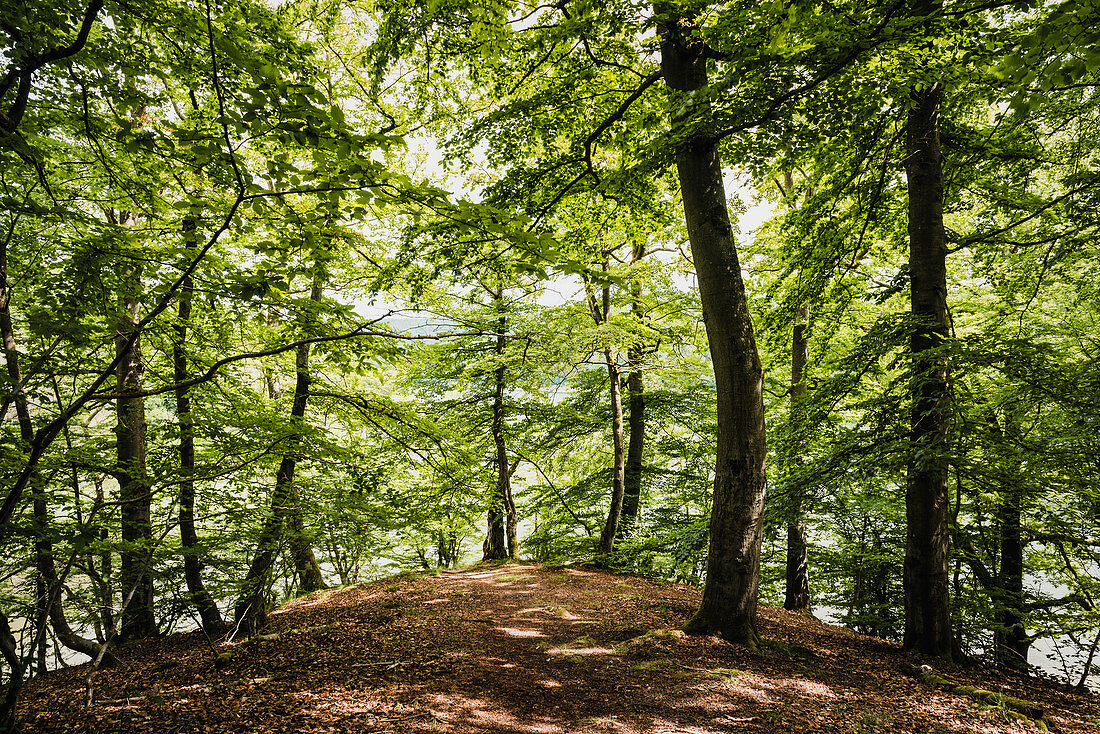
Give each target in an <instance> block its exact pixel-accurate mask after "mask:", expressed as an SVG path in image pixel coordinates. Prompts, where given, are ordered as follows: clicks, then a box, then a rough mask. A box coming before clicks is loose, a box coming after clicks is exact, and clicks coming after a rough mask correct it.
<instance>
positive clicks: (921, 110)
mask: <svg viewBox="0 0 1100 734" xmlns="http://www.w3.org/2000/svg"><path fill="white" fill-rule="evenodd" d="M941 101H942V90H941V88H940V87H939V85H934V86H932V87H930V88H927V89H925V90H923V91H921V92H918V93H916V94H915V95H914V105H913V107H912V109H910V110H909V113H908V119H907V122H906V158H905V173H906V178H907V180H908V187H909V274H910V294H911V299H912V310H913V320H914V324H913V334H912V337H911V351H912V357H913V383H912V398H913V408H912V410H913V413H912V422H911V432H910V458H909V476H908V482H907V487H906V493H905V515H906V530H907V532H906V548H905V641H904V644H905V647H906V648H907V649H911V650H917V651H918V652H922V653H924V654H927V655H936V656H939V657H944V658H950V657H951V653H952V648H953V639H952V635H951V614H950V601H949V586H948V570H949V569H948V566H949V559H948V551H949V532H948V491H947V468H948V458H947V448H948V443H947V441H948V428H949V425H948V420H949V404H948V403H949V397H950V395H949V387H948V384H947V366H946V362H945V360H944V357H943V355H942V354H941V353H940V348H941V347H942V345H943V343H944V340H945V339H946V338H947V334H948V321H947V247H946V244H945V240H944V230H943V169H942V162H941V154H940V137H939V116H940V104H941Z"/></svg>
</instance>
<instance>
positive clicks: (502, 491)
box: [482, 289, 517, 561]
mask: <svg viewBox="0 0 1100 734" xmlns="http://www.w3.org/2000/svg"><path fill="white" fill-rule="evenodd" d="M493 302H494V304H495V305H496V306H497V308H499V309H501V315H500V318H499V319H498V320H497V334H496V348H495V354H496V357H497V360H498V364H497V367H496V369H495V370H493V429H492V430H493V446H494V449H495V454H494V456H495V458H494V463H495V464H496V470H497V471H496V484H495V485H494V487H493V493H492V500H491V504H490V506H489V513H488V525H489V527H488V533H487V534H486V536H485V543H484V545H483V546H482V551H483V552H482V560H485V561H501V560H504V559H505V558H513V559H514V558H515V557H516V551H517V548H516V542H517V540H516V512H515V505H514V504H513V503H512V483H511V475H510V472H509V471H508V446H507V443H506V442H505V439H504V387H505V381H504V378H505V366H504V347H505V345H506V343H507V339H506V336H505V329H507V327H508V321H507V319H506V318H505V316H504V314H503V308H504V292H503V290H502V289H498V290H497V291H496V292H495V293H494V294H493Z"/></svg>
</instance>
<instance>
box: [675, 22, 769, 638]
mask: <svg viewBox="0 0 1100 734" xmlns="http://www.w3.org/2000/svg"><path fill="white" fill-rule="evenodd" d="M656 11H657V15H658V17H659V18H662V19H663V21H662V22H661V23H659V25H658V33H659V35H660V40H661V70H662V72H663V75H664V79H665V82H666V83H667V84H668V86H669V88H670V90H672V94H671V97H672V100H671V105H670V106H671V107H672V109H677V108H678V107H680V106H681V105H686V106H687V107H688V108H689V114H691V113H693V114H692V119H691V120H690V121H685V120H684V119H683V118H679V119H675V120H674V121H673V122H674V123H676V122H679V123H684V124H687V125H689V126H690V128H689V131H688V132H687V134H686V137H685V138H684V139H683V141H682V142H681V143H680V145H679V146H678V148H677V150H676V154H675V160H676V170H677V173H678V175H679V180H680V190H681V195H682V198H683V202H684V218H685V220H686V223H687V231H688V239H689V241H690V242H691V253H692V258H693V259H694V261H695V272H696V274H697V276H698V279H699V296H700V299H701V301H702V306H703V317H704V319H705V321H706V329H707V341H708V343H709V345H710V355H711V361H712V362H713V364H714V382H715V390H716V392H717V403H718V406H717V408H718V450H717V455H716V457H715V473H714V504H713V506H712V509H711V516H710V550H709V554H708V556H707V570H706V582H705V587H704V589H703V603H702V606H701V607H700V609H699V611H698V612H697V613H696V615H695V616H694V617H693V618H692V620H691V621H690V622H688V624H687V626H686V627H685V630H686V631H688V632H690V633H700V634H701V633H706V632H711V631H715V632H720V633H721V634H722V636H723V637H724V638H726V639H727V640H729V641H731V642H736V643H743V644H746V645H749V646H755V645H756V643H757V642H758V639H759V638H758V636H757V633H756V603H757V590H758V586H759V576H760V541H761V536H762V531H763V520H764V492H765V487H766V477H765V474H764V460H765V436H764V403H763V392H762V389H763V370H762V368H761V365H760V357H759V355H758V354H757V351H756V340H755V337H754V334H753V328H752V319H751V317H750V315H749V310H748V302H747V301H746V298H745V286H744V282H743V281H742V278H741V266H740V263H739V262H738V259H737V248H736V244H735V242H734V237H733V228H732V226H731V224H730V219H729V210H728V208H727V206H726V194H725V189H724V188H723V183H722V165H721V161H720V159H719V156H718V145H717V142H716V141H715V140H714V139H713V138H712V137H710V135H709V131H708V130H707V127H708V125H707V123H708V122H709V119H710V110H709V108H708V107H707V105H706V102H705V101H703V102H698V101H696V102H694V103H693V102H692V100H691V99H690V98H688V96H687V93H690V92H693V91H696V90H701V89H704V88H705V87H706V85H707V67H706V56H705V51H704V49H703V48H702V46H701V44H699V43H698V42H697V41H694V40H693V39H690V38H688V37H685V35H683V33H682V31H685V30H687V28H686V24H685V25H682V24H681V23H680V21H679V19H678V17H677V14H676V12H675V10H674V9H673V8H670V7H668V6H665V5H662V4H658V5H657V7H656Z"/></svg>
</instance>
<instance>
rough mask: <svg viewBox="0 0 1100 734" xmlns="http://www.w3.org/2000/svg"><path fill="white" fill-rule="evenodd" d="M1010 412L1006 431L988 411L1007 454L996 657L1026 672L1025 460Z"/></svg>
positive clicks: (1000, 531) (1000, 528) (1000, 513)
mask: <svg viewBox="0 0 1100 734" xmlns="http://www.w3.org/2000/svg"><path fill="white" fill-rule="evenodd" d="M1010 411H1011V408H1009V409H1008V410H1007V411H1006V414H1005V420H1004V429H1003V430H1002V429H1001V428H1000V427H999V426H998V424H997V419H996V416H995V415H993V411H989V413H990V416H989V417H990V423H991V425H992V427H993V432H994V435H995V436H996V437H997V439H998V440H999V441H1000V444H1001V446H1002V448H1003V450H1004V451H1005V453H1007V454H1008V456H1007V457H1006V461H1005V467H1006V469H1005V473H1004V475H1003V476H1002V477H1001V478H1000V483H1001V491H1000V502H1001V504H1000V506H999V507H998V508H997V533H998V536H999V537H998V541H999V545H1000V549H999V550H1000V561H1001V562H1000V569H999V571H1000V572H999V573H998V574H997V579H996V582H995V589H991V591H993V593H992V596H993V603H994V605H995V607H996V609H997V627H996V629H995V631H994V634H993V657H994V659H995V660H996V662H997V664H998V665H1002V666H1004V667H1006V668H1011V669H1013V670H1020V671H1026V670H1027V668H1028V665H1027V653H1028V650H1029V649H1030V648H1031V640H1029V639H1028V636H1027V628H1026V626H1025V615H1026V612H1025V609H1024V537H1023V524H1022V523H1023V505H1024V488H1023V484H1022V482H1021V474H1022V460H1021V457H1019V456H1018V454H1017V451H1016V441H1017V440H1018V438H1019V426H1018V425H1017V423H1016V420H1015V418H1014V417H1013V416H1012V414H1011V412H1010Z"/></svg>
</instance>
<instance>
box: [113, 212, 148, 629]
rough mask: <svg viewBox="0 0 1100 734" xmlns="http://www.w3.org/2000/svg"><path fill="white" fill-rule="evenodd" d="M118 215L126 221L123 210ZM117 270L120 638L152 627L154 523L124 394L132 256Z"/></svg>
mask: <svg viewBox="0 0 1100 734" xmlns="http://www.w3.org/2000/svg"><path fill="white" fill-rule="evenodd" d="M119 219H120V221H122V222H126V223H128V222H130V221H132V219H131V218H130V217H128V216H120V217H119ZM125 267H127V270H126V271H125V272H124V273H123V274H122V286H121V288H122V292H121V294H120V299H119V300H120V313H119V317H118V331H117V333H116V335H115V350H116V352H115V353H116V355H117V356H120V357H122V359H121V360H120V361H119V364H118V371H117V384H118V393H119V394H120V395H122V397H119V398H118V399H117V401H116V405H117V409H116V418H117V424H116V429H115V430H116V437H117V443H116V456H117V460H118V483H119V505H120V507H121V514H122V541H123V548H122V551H121V552H120V554H119V555H120V556H121V558H122V569H121V583H122V593H123V595H124V597H125V595H128V594H130V591H131V589H132V590H133V596H132V597H131V599H130V603H129V604H128V605H126V608H125V609H123V611H122V621H121V625H120V627H119V636H120V637H121V638H123V639H130V640H132V639H135V638H140V637H148V636H149V635H155V634H156V633H157V623H156V618H155V617H154V615H153V574H152V553H153V526H152V488H151V486H150V484H149V479H148V476H147V475H146V471H145V398H143V397H129V396H127V395H126V394H127V393H136V392H140V391H141V388H142V376H143V373H144V371H145V364H144V362H143V361H142V357H141V337H140V336H138V337H137V338H135V339H134V342H133V347H132V348H130V349H127V344H128V343H129V340H130V339H131V338H132V337H133V334H134V330H135V328H136V326H137V324H138V322H139V321H140V320H141V301H140V298H139V294H140V292H141V268H140V265H139V264H138V263H137V262H134V263H133V264H131V265H129V266H125Z"/></svg>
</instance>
